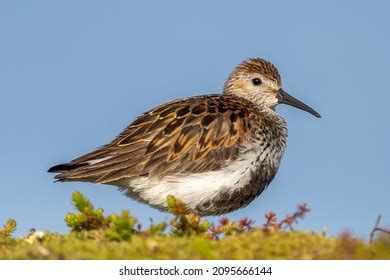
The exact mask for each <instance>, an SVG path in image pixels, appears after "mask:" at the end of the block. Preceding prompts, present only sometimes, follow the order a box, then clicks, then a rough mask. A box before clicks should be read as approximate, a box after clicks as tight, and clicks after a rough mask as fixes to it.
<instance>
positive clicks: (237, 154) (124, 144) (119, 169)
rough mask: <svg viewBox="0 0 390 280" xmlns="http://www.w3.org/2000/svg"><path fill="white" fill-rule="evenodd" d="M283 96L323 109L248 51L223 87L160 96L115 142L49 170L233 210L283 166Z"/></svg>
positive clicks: (148, 196)
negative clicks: (285, 85)
mask: <svg viewBox="0 0 390 280" xmlns="http://www.w3.org/2000/svg"><path fill="white" fill-rule="evenodd" d="M278 104H288V105H292V106H294V107H297V108H300V109H302V110H305V111H307V112H309V113H311V114H313V115H314V116H316V117H320V115H319V114H318V113H317V112H316V111H314V110H313V109H312V108H310V107H309V106H307V105H305V104H304V103H302V102H300V101H298V100H297V99H295V98H294V97H292V96H291V95H289V94H287V93H286V92H285V91H284V90H283V89H282V88H281V78H280V75H279V72H278V70H277V69H276V68H275V66H274V65H273V64H271V63H270V62H268V61H266V60H263V59H260V58H253V59H248V60H245V61H244V62H242V63H241V64H239V65H238V66H237V67H236V68H235V69H234V71H233V72H232V73H231V74H230V76H229V77H228V79H227V81H226V83H225V86H224V89H223V94H209V95H201V96H195V97H189V98H186V99H179V100H174V101H171V102H168V103H165V104H162V105H161V106H158V107H156V108H154V109H152V110H150V111H148V112H146V113H144V114H142V115H141V116H140V117H138V118H137V119H136V120H135V121H134V122H133V123H131V124H130V125H129V126H128V127H127V128H126V129H125V130H124V131H123V132H122V133H120V134H119V135H118V136H117V137H116V138H115V139H114V140H113V141H112V142H110V143H108V144H106V145H104V146H102V147H100V148H98V149H97V150H95V151H93V152H91V153H88V154H86V155H83V156H81V157H79V158H76V159H74V160H72V161H70V162H69V163H65V164H60V165H57V166H54V167H52V168H50V169H49V171H48V172H54V173H58V174H57V175H56V176H55V178H56V179H57V180H58V181H86V182H92V183H100V184H108V185H114V186H117V187H119V188H120V189H121V190H123V191H124V192H125V194H126V195H127V196H129V197H131V198H134V199H136V200H138V201H140V202H143V203H146V204H148V205H150V206H152V207H155V208H158V209H160V210H166V198H167V196H168V195H173V196H175V197H177V198H179V199H180V200H182V201H183V202H184V203H186V204H187V206H188V208H189V210H190V211H192V212H195V213H197V214H199V215H219V214H223V213H228V212H231V211H234V210H236V209H238V208H241V207H244V206H246V205H248V204H249V203H250V202H251V201H252V200H253V199H255V198H256V197H257V196H259V195H260V194H261V193H262V192H263V191H264V190H265V189H266V187H267V186H268V185H269V183H270V182H271V181H272V179H273V178H274V176H275V174H276V172H277V170H278V167H279V164H280V161H281V159H282V156H283V153H284V150H285V148H286V138H287V125H286V122H285V121H284V119H283V118H282V117H280V116H278V115H277V114H276V112H275V107H276V105H278Z"/></svg>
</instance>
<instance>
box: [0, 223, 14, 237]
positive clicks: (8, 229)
mask: <svg viewBox="0 0 390 280" xmlns="http://www.w3.org/2000/svg"><path fill="white" fill-rule="evenodd" d="M15 230H16V221H15V220H14V219H9V220H8V221H7V222H6V223H5V225H4V226H3V228H1V229H0V238H1V237H2V238H9V237H11V236H12V233H13V232H14V231H15Z"/></svg>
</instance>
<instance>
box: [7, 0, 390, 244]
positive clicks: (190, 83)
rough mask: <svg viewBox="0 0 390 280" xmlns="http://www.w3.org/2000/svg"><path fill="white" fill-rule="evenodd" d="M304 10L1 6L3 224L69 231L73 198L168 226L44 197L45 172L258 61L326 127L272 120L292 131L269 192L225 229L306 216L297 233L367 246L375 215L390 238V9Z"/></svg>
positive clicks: (283, 111)
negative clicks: (302, 207)
mask: <svg viewBox="0 0 390 280" xmlns="http://www.w3.org/2000/svg"><path fill="white" fill-rule="evenodd" d="M134 2H135V1H134ZM314 2H315V1H199V0H198V1H191V3H189V1H137V3H133V1H96V0H94V1H49V0H48V1H1V2H0V128H1V138H0V144H1V145H0V174H1V183H0V224H3V223H4V222H5V221H6V219H7V218H10V217H12V218H15V219H16V220H17V222H18V232H17V234H19V235H20V234H26V233H27V231H28V230H29V229H30V228H32V227H34V228H36V229H40V230H44V229H48V230H51V231H60V232H66V231H67V228H66V226H65V223H64V221H63V218H64V216H65V215H66V213H68V212H70V211H73V207H72V205H71V202H70V197H71V193H72V192H74V191H76V190H79V191H81V192H83V193H84V194H85V195H87V196H88V197H89V198H90V199H91V200H92V201H93V202H94V203H95V205H97V206H101V207H103V208H104V209H105V211H106V213H113V212H119V211H120V210H121V209H124V208H128V209H130V211H131V213H133V214H134V215H135V216H137V217H139V218H140V220H141V222H143V223H148V218H149V217H153V218H154V219H155V220H164V219H167V217H169V215H167V214H164V213H160V212H158V211H157V210H154V209H152V208H150V207H148V206H145V205H141V204H139V203H137V202H134V201H132V200H130V199H128V198H126V197H124V196H122V194H121V193H120V192H118V191H117V190H116V188H115V187H109V186H100V185H92V184H88V183H53V176H52V174H47V173H46V170H47V169H48V168H49V167H50V166H52V165H54V164H58V163H62V162H66V161H69V160H71V159H73V158H75V157H77V156H79V155H81V154H84V153H86V152H89V151H91V150H93V149H94V148H96V147H98V146H100V145H102V144H104V143H106V142H107V141H109V140H110V139H112V138H113V137H114V136H115V135H116V134H117V133H119V132H120V131H121V130H122V129H123V128H124V127H125V126H126V125H127V124H128V123H129V122H130V121H132V120H133V119H134V118H135V117H136V116H137V115H139V114H140V113H142V112H144V111H147V110H149V109H150V108H152V107H153V106H156V105H158V104H159V103H162V102H165V101H168V100H170V99H174V98H180V97H185V96H191V95H199V94H203V93H210V92H220V91H221V89H222V86H223V83H224V81H225V79H226V77H227V75H228V74H229V73H230V71H231V70H232V69H233V68H234V66H235V65H236V64H238V63H239V62H241V61H242V60H243V59H245V58H248V57H262V58H265V59H268V60H270V61H272V62H273V63H274V64H275V65H276V66H277V67H278V69H279V71H280V73H281V75H282V80H283V87H284V89H285V90H286V91H288V92H289V93H291V94H292V95H294V96H295V97H297V98H299V99H301V100H302V101H304V102H306V103H307V104H308V105H310V106H312V107H313V108H314V109H316V110H317V111H318V112H320V113H321V114H322V116H323V117H322V119H317V118H315V117H313V116H312V115H309V114H307V113H305V112H303V111H300V110H298V109H295V108H292V107H287V106H285V105H281V106H279V107H278V108H277V111H278V113H280V115H282V116H283V117H284V118H285V119H286V120H287V122H288V125H289V138H288V147H287V151H286V154H285V157H284V159H283V161H282V165H281V167H280V169H279V172H278V174H277V177H276V179H275V180H274V181H273V182H272V184H271V185H270V187H269V188H268V189H267V191H266V192H265V193H264V194H263V195H262V196H261V197H259V198H258V199H256V200H255V201H254V202H252V203H251V204H250V205H249V206H248V207H246V208H245V209H241V210H239V211H236V212H234V213H232V214H230V215H229V216H230V217H232V218H239V217H244V216H249V217H251V218H253V219H255V220H256V221H257V222H258V223H263V221H264V218H263V215H264V213H265V212H267V211H269V210H273V211H275V212H277V213H278V214H279V216H284V215H285V214H287V213H288V212H291V211H293V210H294V209H295V206H296V204H298V203H301V202H307V203H308V204H309V207H310V208H311V209H312V212H311V213H309V215H308V216H307V218H306V219H305V220H304V221H302V222H301V223H300V226H299V228H301V229H305V230H316V231H320V230H321V229H322V228H324V226H327V228H328V232H329V233H330V234H337V233H340V232H341V231H343V230H345V229H349V230H351V231H352V232H353V233H354V234H357V235H359V236H362V237H367V235H368V234H369V231H370V229H371V227H372V225H373V223H374V222H375V219H376V216H377V215H378V214H379V213H381V214H382V215H383V224H384V225H390V170H389V158H390V150H389V143H390V139H389V138H390V128H389V127H390V126H389V118H390V117H389V113H388V112H389V109H388V108H389V103H390V97H389V96H390V91H389V85H388V80H389V65H390V54H389V50H390V17H389V15H388V12H389V10H390V5H389V4H388V3H386V1H316V3H314Z"/></svg>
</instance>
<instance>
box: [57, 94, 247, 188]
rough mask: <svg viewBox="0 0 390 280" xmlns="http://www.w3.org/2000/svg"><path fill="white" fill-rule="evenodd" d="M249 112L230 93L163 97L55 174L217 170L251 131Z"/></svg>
mask: <svg viewBox="0 0 390 280" xmlns="http://www.w3.org/2000/svg"><path fill="white" fill-rule="evenodd" d="M254 115H255V114H254V111H253V108H252V110H251V106H250V105H248V103H245V101H242V100H241V99H237V98H235V97H233V96H224V95H204V96H198V97H192V98H188V99H182V100H176V101H173V102H170V103H166V104H163V105H161V106H159V107H157V108H155V109H152V110H151V111H149V112H147V113H144V114H143V115H142V116H140V117H139V118H138V119H136V120H135V121H134V122H133V123H132V124H130V125H129V126H128V127H127V128H126V129H125V130H124V131H123V132H122V133H120V134H119V135H118V136H117V137H116V138H115V139H114V140H113V141H112V142H111V143H109V144H107V145H105V146H103V147H101V148H99V149H97V150H96V151H94V152H92V153H89V154H86V155H84V156H81V157H79V158H77V159H75V160H73V161H71V162H70V163H68V164H66V166H68V168H67V169H66V170H65V171H64V172H62V173H61V172H60V174H58V175H57V176H56V178H57V179H59V180H60V181H61V180H65V181H66V180H87V181H93V182H96V183H109V182H114V181H117V180H120V179H123V178H131V177H137V176H149V177H155V178H162V177H164V176H166V175H169V174H180V173H200V172H205V171H210V170H218V169H219V168H221V166H222V165H223V164H224V163H225V162H226V161H228V160H234V159H236V158H237V156H238V152H239V150H238V149H239V146H240V144H241V143H243V142H245V141H246V140H248V138H249V136H250V131H251V126H252V121H253V116H254ZM64 166H65V165H64ZM72 166H74V167H75V168H72Z"/></svg>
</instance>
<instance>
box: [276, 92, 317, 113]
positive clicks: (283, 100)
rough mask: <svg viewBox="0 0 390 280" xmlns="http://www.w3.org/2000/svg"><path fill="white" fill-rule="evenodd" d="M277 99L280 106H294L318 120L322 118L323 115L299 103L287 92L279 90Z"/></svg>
mask: <svg viewBox="0 0 390 280" xmlns="http://www.w3.org/2000/svg"><path fill="white" fill-rule="evenodd" d="M277 98H278V101H279V104H287V105H290V106H294V107H296V108H299V109H301V110H303V111H306V112H308V113H310V114H312V115H313V116H316V117H317V118H321V115H320V114H318V113H317V112H316V111H314V110H313V109H312V108H311V107H309V106H307V105H306V104H305V103H303V102H301V101H299V100H298V99H296V98H294V97H292V96H291V95H290V94H288V93H287V92H285V91H284V90H283V89H282V88H280V89H279V92H278V95H277Z"/></svg>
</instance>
